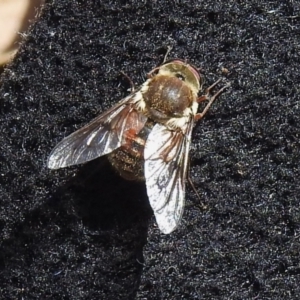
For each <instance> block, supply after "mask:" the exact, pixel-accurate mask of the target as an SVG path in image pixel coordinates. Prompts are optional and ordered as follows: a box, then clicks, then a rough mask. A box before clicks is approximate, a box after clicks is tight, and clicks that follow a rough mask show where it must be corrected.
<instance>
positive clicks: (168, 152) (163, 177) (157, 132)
mask: <svg viewBox="0 0 300 300" xmlns="http://www.w3.org/2000/svg"><path fill="white" fill-rule="evenodd" d="M192 128H193V119H192V118H191V119H190V121H189V122H188V123H187V124H186V125H185V127H184V128H183V129H182V131H171V130H169V129H168V128H166V127H165V126H163V125H161V124H156V125H155V126H154V127H153V129H152V131H151V133H150V134H149V137H148V139H147V142H146V145H145V152H144V156H145V179H146V186H147V194H148V198H149V201H150V205H151V207H152V209H153V211H154V214H155V217H156V221H157V224H158V227H159V228H160V230H161V231H162V232H163V233H165V234H167V233H170V232H172V231H173V230H174V229H175V228H176V227H177V225H178V224H179V221H180V219H181V216H182V213H183V208H184V202H185V179H186V173H187V169H188V152H189V146H190V140H191V133H192Z"/></svg>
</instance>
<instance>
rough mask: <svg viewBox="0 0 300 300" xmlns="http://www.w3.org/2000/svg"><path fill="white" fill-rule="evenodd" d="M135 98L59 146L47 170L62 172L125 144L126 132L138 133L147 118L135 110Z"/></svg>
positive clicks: (123, 102) (52, 153)
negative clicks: (64, 168)
mask: <svg viewBox="0 0 300 300" xmlns="http://www.w3.org/2000/svg"><path fill="white" fill-rule="evenodd" d="M133 96H134V94H133V95H130V96H128V97H126V98H125V99H124V100H122V101H121V102H119V103H118V104H116V105H115V106H113V107H112V108H111V109H109V110H108V111H106V112H104V113H103V114H101V115H100V116H98V117H97V118H95V119H94V120H93V121H91V123H89V124H87V125H86V126H84V127H82V128H81V129H79V130H77V131H75V132H74V133H72V134H71V135H69V136H67V137H66V138H64V139H63V140H62V141H61V142H60V143H58V144H57V145H56V147H55V148H54V149H53V150H52V152H51V154H50V157H49V159H48V168H50V169H59V168H63V167H67V166H71V165H76V164H80V163H84V162H87V161H90V160H93V159H95V158H97V157H99V156H102V155H105V154H108V153H110V152H112V151H113V150H115V149H117V148H118V147H120V146H121V145H122V144H123V143H125V140H124V139H125V136H126V132H130V133H131V134H132V133H133V131H134V134H137V133H138V132H139V131H140V130H141V129H142V128H143V127H144V125H145V123H146V121H147V117H145V116H144V115H142V114H141V113H139V112H138V111H137V110H136V105H137V104H136V102H137V101H136V99H134V98H133Z"/></svg>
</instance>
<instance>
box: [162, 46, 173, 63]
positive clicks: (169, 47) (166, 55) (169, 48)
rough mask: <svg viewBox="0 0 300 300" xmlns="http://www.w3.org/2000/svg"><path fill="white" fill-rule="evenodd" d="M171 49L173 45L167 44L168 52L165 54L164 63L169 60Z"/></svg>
mask: <svg viewBox="0 0 300 300" xmlns="http://www.w3.org/2000/svg"><path fill="white" fill-rule="evenodd" d="M171 50H172V47H171V46H167V52H166V54H165V56H164V60H163V64H164V63H165V62H166V61H167V57H168V55H169V54H170V52H171Z"/></svg>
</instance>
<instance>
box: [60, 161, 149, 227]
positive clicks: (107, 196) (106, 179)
mask: <svg viewBox="0 0 300 300" xmlns="http://www.w3.org/2000/svg"><path fill="white" fill-rule="evenodd" d="M56 196H58V198H66V197H67V198H69V199H68V201H72V204H73V207H74V209H75V214H76V215H77V216H78V218H80V219H81V220H82V222H83V225H84V226H87V227H89V228H90V229H92V230H96V229H100V230H112V229H117V230H126V229H128V228H133V229H136V230H138V231H140V230H143V229H144V230H145V229H146V228H148V220H149V218H150V217H151V215H152V211H151V208H150V205H149V202H148V199H147V194H146V188H145V184H144V183H143V182H135V181H127V180H124V179H123V178H121V177H120V176H119V175H118V174H117V173H116V172H115V170H113V168H112V167H111V165H110V163H109V162H108V160H107V158H106V157H101V158H98V159H95V160H93V161H91V162H88V163H86V164H85V165H82V166H81V167H80V169H79V171H78V173H77V174H76V176H75V177H72V178H70V180H69V181H68V182H67V183H66V185H64V186H63V187H61V188H60V189H59V190H58V191H57V195H56Z"/></svg>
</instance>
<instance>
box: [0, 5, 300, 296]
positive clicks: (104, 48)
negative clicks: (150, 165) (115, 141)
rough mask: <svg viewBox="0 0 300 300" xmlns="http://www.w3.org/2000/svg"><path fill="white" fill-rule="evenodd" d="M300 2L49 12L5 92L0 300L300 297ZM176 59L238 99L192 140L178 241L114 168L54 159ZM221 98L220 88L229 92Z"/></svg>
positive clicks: (226, 99) (224, 104) (4, 83)
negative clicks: (64, 144) (53, 166)
mask: <svg viewBox="0 0 300 300" xmlns="http://www.w3.org/2000/svg"><path fill="white" fill-rule="evenodd" d="M299 14H300V3H299V2H298V1H294V2H293V1H285V2H282V1H245V2H242V1H211V0H208V1H121V0H120V1H106V0H103V1H89V0H88V1H71V0H69V1H67V0H65V1H49V2H48V3H47V4H46V6H45V8H44V10H43V12H42V14H41V16H40V17H39V19H38V20H37V22H36V23H35V24H33V25H32V28H31V30H30V31H29V32H28V33H27V35H26V36H25V37H24V42H23V44H22V46H21V49H20V51H19V53H18V54H17V56H16V57H15V58H14V60H13V61H12V63H11V64H10V65H9V66H7V68H6V70H5V71H4V73H3V74H2V77H1V86H0V114H1V122H0V126H1V131H0V132H1V133H0V150H1V151H0V185H1V186H0V192H1V194H0V229H1V248H0V294H1V299H299V293H300V284H299V279H300V266H299V265H300V264H299V249H300V241H299V237H300V226H299V225H300V223H299V222H300V210H299V200H298V199H299V193H300V188H299V183H298V181H299V159H300V154H299V146H300V143H299V138H300V131H299V123H300V101H299V90H300V85H299V82H300V76H299V69H300V59H299V41H300V39H299V30H300V25H299ZM167 46H173V50H172V52H171V54H170V56H169V57H170V58H182V59H187V60H188V61H189V62H191V63H193V64H194V65H196V66H198V67H200V68H201V69H202V73H203V74H204V76H205V78H206V87H207V86H208V85H209V84H211V83H213V82H214V81H215V80H217V79H218V78H223V83H222V84H225V82H230V83H231V87H230V88H229V89H228V90H227V91H226V93H224V94H223V95H222V96H221V97H220V98H218V100H217V101H216V102H215V103H214V105H213V107H212V108H211V109H210V111H209V113H208V114H207V115H206V116H205V118H204V119H203V120H201V121H200V122H199V123H198V125H197V126H196V127H195V129H194V132H193V141H192V149H191V153H190V154H191V170H190V176H191V179H192V180H193V182H194V185H195V187H196V189H197V191H198V192H199V194H200V195H201V202H202V203H203V204H204V205H205V206H206V208H204V209H203V208H202V207H201V204H200V200H199V199H198V198H197V196H196V195H195V193H194V191H193V190H192V189H191V188H190V186H188V188H187V194H186V209H185V212H184V215H183V220H182V222H181V225H180V227H179V228H178V229H177V230H176V231H175V232H174V233H172V234H170V235H163V234H161V233H160V232H159V230H158V228H157V226H156V224H155V219H154V216H153V213H152V211H151V208H150V206H149V203H148V200H147V196H146V191H145V186H144V184H142V183H134V182H127V181H125V180H123V179H121V178H119V177H118V176H117V175H116V174H115V173H114V171H113V170H112V169H111V167H110V165H109V164H108V162H107V160H106V158H101V159H98V160H95V161H92V162H90V163H87V164H85V165H82V166H76V167H70V168H66V169H62V170H58V171H53V170H48V169H47V168H46V161H47V157H48V155H49V153H50V151H51V149H52V148H53V147H54V146H55V145H56V143H57V142H59V141H60V140H61V139H62V138H63V137H64V136H66V135H68V134H70V133H71V132H73V131H75V130H76V129H78V128H80V127H81V126H83V125H84V124H86V123H87V122H89V121H90V120H91V119H92V118H94V117H95V116H97V115H98V114H99V112H101V111H104V110H105V109H108V108H109V107H111V106H112V105H113V104H114V103H116V102H117V101H119V100H120V99H121V98H123V97H124V96H125V95H128V91H127V90H128V88H130V84H129V82H128V81H127V80H126V78H124V76H122V75H121V74H120V71H123V72H125V73H126V74H127V75H128V76H129V77H130V78H132V80H133V81H134V82H135V83H136V84H141V83H143V81H144V80H145V75H146V73H147V72H149V71H150V70H151V69H152V68H153V67H155V66H157V65H159V64H160V63H161V62H162V60H163V56H164V54H165V52H166V49H167ZM222 84H220V85H219V86H220V87H221V86H222Z"/></svg>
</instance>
